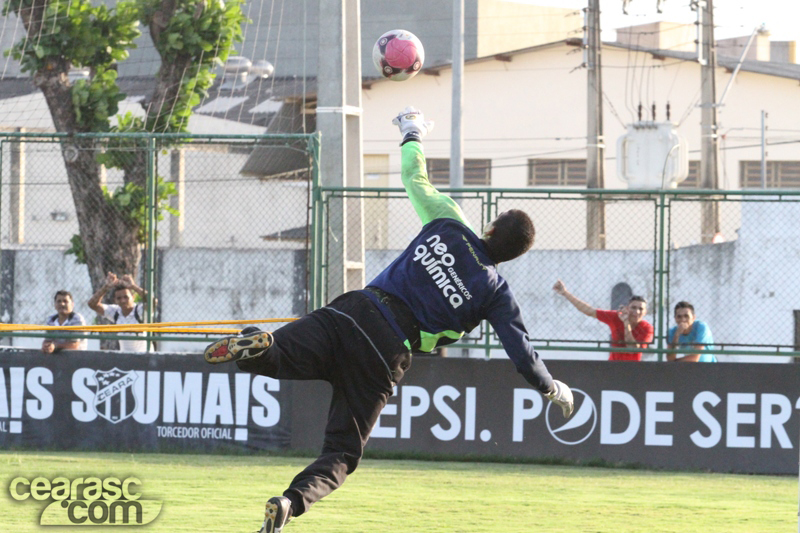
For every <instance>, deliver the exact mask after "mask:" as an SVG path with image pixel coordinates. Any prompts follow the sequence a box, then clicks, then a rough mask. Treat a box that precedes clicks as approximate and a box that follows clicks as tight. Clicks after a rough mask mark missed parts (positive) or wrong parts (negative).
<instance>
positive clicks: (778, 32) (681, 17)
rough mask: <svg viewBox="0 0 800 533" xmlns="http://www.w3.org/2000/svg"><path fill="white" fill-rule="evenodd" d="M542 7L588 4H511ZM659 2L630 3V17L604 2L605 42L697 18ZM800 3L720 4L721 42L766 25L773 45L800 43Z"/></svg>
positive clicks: (558, 0) (683, 5) (547, 0)
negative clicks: (630, 31)
mask: <svg viewBox="0 0 800 533" xmlns="http://www.w3.org/2000/svg"><path fill="white" fill-rule="evenodd" d="M507 1H514V2H518V3H525V4H534V5H540V6H553V7H569V8H575V9H583V8H584V7H586V5H587V3H588V2H587V0H507ZM656 3H657V0H630V2H629V4H628V14H627V15H625V14H623V13H622V0H600V14H601V15H600V16H601V19H600V25H601V28H602V29H603V31H604V33H603V40H606V41H611V40H614V39H615V36H616V34H615V32H613V31H609V30H613V29H615V28H621V27H625V26H635V25H637V24H647V23H650V22H656V21H667V22H683V23H693V22H695V21H696V19H697V15H696V13H695V12H694V11H692V10H691V8H690V7H689V0H662V2H661V9H662V11H663V13H662V14H658V12H657V11H656ZM799 21H800V2H798V1H797V0H717V1H716V2H715V3H714V25H715V26H716V36H717V38H719V39H725V38H728V37H737V36H741V35H750V34H751V33H752V32H753V29H754V28H755V27H756V26H759V25H760V24H762V23H763V24H765V25H766V28H767V30H769V31H770V33H771V36H770V39H771V40H773V41H800V24H799Z"/></svg>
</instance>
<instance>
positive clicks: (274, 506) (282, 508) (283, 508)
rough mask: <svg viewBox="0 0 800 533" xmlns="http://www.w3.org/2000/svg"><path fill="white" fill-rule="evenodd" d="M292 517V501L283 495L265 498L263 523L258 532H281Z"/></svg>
mask: <svg viewBox="0 0 800 533" xmlns="http://www.w3.org/2000/svg"><path fill="white" fill-rule="evenodd" d="M291 519H292V502H291V501H289V498H286V497H285V496H275V497H274V498H270V499H269V500H267V508H266V510H265V513H264V525H262V526H261V529H260V530H259V532H258V533H281V531H283V527H284V526H285V525H286V524H288V523H289V520H291Z"/></svg>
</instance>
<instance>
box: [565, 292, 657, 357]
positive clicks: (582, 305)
mask: <svg viewBox="0 0 800 533" xmlns="http://www.w3.org/2000/svg"><path fill="white" fill-rule="evenodd" d="M553 290H554V291H556V292H557V293H558V294H560V295H561V296H563V297H564V298H566V299H567V300H568V301H569V303H571V304H572V305H574V306H575V308H576V309H577V310H578V311H580V312H581V313H583V314H584V315H586V316H590V317H592V318H596V319H597V320H599V321H600V322H603V323H604V324H608V327H609V328H610V329H611V346H612V347H614V348H626V347H627V348H647V345H648V344H649V343H651V342H653V326H652V325H651V324H650V323H649V322H648V321H647V320H642V319H643V318H644V315H646V314H647V301H645V299H644V298H642V297H641V296H631V299H630V301H629V302H628V305H624V306H621V307H620V308H619V311H604V310H602V309H595V308H594V307H592V306H591V305H589V304H587V303H586V302H584V301H583V300H579V299H578V298H576V297H575V296H573V295H572V293H570V292H569V291H568V290H567V287H566V286H565V285H564V282H562V281H561V280H558V281H557V282H556V284H555V285H553ZM608 360H609V361H641V360H642V352H611V355H610V356H609V358H608Z"/></svg>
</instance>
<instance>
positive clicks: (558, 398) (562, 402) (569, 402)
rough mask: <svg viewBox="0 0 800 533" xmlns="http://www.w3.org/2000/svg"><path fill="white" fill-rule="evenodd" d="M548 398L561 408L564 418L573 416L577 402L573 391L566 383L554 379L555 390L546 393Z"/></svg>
mask: <svg viewBox="0 0 800 533" xmlns="http://www.w3.org/2000/svg"><path fill="white" fill-rule="evenodd" d="M545 396H547V399H548V400H550V401H551V402H553V403H554V404H556V405H557V406H559V407H560V408H561V412H562V413H563V414H564V418H569V417H570V416H572V410H573V409H574V408H575V402H574V401H573V399H572V391H571V390H570V388H569V387H568V386H567V384H566V383H562V382H561V381H558V380H557V379H554V380H553V391H552V392H548V393H547V394H545Z"/></svg>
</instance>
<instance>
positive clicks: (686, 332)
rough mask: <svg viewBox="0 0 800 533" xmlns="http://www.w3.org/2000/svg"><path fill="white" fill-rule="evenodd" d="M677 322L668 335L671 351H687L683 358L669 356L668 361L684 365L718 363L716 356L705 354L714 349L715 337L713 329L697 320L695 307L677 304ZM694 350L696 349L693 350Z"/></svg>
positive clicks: (683, 303) (676, 355) (682, 303)
mask: <svg viewBox="0 0 800 533" xmlns="http://www.w3.org/2000/svg"><path fill="white" fill-rule="evenodd" d="M675 322H676V324H677V325H676V326H672V327H671V328H670V330H669V333H668V334H667V339H669V344H668V346H669V349H670V350H675V349H685V350H686V351H689V352H691V353H685V354H684V356H683V357H678V354H674V353H670V354H667V361H682V362H684V363H716V362H717V358H716V357H715V356H714V354H711V353H704V352H705V351H706V350H710V349H713V348H714V336H713V335H712V334H711V328H710V327H708V324H706V323H705V322H703V321H702V320H695V314H694V306H693V305H692V304H690V303H689V302H678V303H677V304H675ZM692 348H694V349H692Z"/></svg>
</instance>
